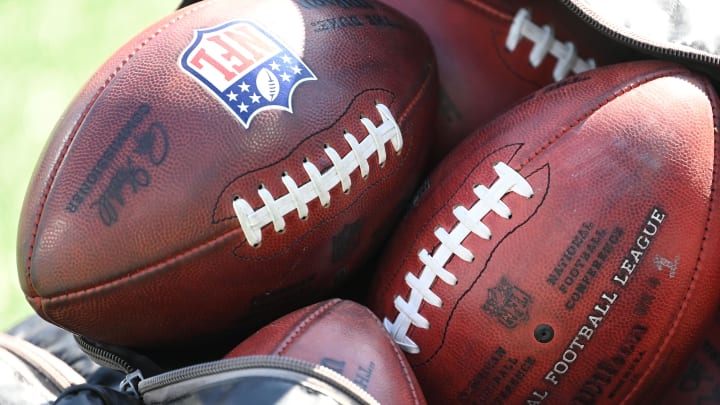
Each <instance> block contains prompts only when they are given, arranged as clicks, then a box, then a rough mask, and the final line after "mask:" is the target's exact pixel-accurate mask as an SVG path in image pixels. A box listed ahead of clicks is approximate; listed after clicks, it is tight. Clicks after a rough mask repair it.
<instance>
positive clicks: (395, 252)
mask: <svg viewBox="0 0 720 405" xmlns="http://www.w3.org/2000/svg"><path fill="white" fill-rule="evenodd" d="M717 108H718V99H717V96H716V94H715V92H714V90H713V88H712V87H711V85H710V83H709V82H708V81H707V80H706V79H705V78H704V77H701V76H699V75H698V74H695V73H692V72H690V71H688V70H687V69H685V68H682V67H679V66H676V65H674V64H670V63H666V62H657V61H643V62H630V63H627V64H619V65H614V66H611V67H603V68H597V69H594V70H591V71H588V72H585V73H580V74H578V75H575V76H573V77H569V78H567V79H565V80H563V81H561V82H559V83H556V84H553V85H550V86H548V87H545V88H543V89H542V90H540V91H538V92H536V93H534V94H533V95H532V96H531V97H530V98H528V99H527V100H526V101H525V102H523V103H521V104H519V105H518V106H516V107H515V108H513V109H511V110H509V111H508V112H507V113H505V114H503V115H502V116H500V117H499V118H498V119H497V120H494V121H493V122H492V123H491V124H489V125H488V126H485V127H484V128H483V129H481V130H479V131H477V132H475V133H474V134H472V136H471V137H470V138H468V139H467V140H466V141H465V142H463V143H461V144H460V146H459V147H458V148H456V149H455V151H454V152H452V153H451V154H450V155H448V157H447V158H446V159H445V160H443V162H442V163H441V164H440V166H438V167H437V168H436V169H435V171H434V172H433V174H432V175H431V176H430V177H429V180H428V182H427V183H426V184H425V186H424V187H423V189H424V190H425V191H424V193H423V194H422V195H420V196H419V197H418V198H417V206H416V207H415V208H414V209H413V210H412V211H411V212H410V213H409V214H408V216H407V217H406V218H405V220H404V221H403V223H402V224H401V225H400V227H399V228H398V229H397V232H396V233H395V237H394V238H393V240H392V244H391V245H390V246H389V248H388V250H387V251H386V252H385V254H384V257H383V260H382V262H381V264H380V267H379V271H378V277H377V279H376V280H374V284H373V286H372V291H371V292H370V295H371V297H370V301H369V306H370V307H371V308H372V309H373V310H374V311H375V312H376V313H377V314H378V315H379V317H381V318H383V320H384V324H385V326H386V328H387V329H388V330H389V331H390V332H391V335H392V336H393V338H394V339H395V341H396V342H397V343H398V344H399V345H400V346H401V347H402V348H403V349H404V350H405V351H406V352H407V353H408V356H409V359H410V363H411V364H412V366H413V368H414V369H415V371H416V374H417V376H418V380H419V381H420V384H421V386H422V387H423V390H424V391H425V395H426V397H427V399H428V402H430V403H470V402H474V403H500V402H502V403H505V402H507V403H523V404H541V403H543V404H570V403H598V404H616V403H625V402H627V403H633V402H637V401H639V400H640V399H646V398H648V396H649V395H650V394H652V393H655V392H656V391H657V387H658V386H662V385H663V384H666V383H667V382H668V380H669V379H670V378H671V377H672V376H674V375H675V374H676V373H679V372H680V367H681V365H682V363H683V362H684V361H685V360H687V358H688V356H690V355H691V354H692V351H693V350H694V349H695V347H696V346H697V344H699V339H701V338H702V334H701V333H699V332H698V331H701V330H703V328H704V327H705V326H707V325H708V323H709V322H710V321H711V320H712V317H713V315H714V313H715V310H716V308H717V307H718V301H719V300H720V294H718V291H720V271H718V269H719V268H720V252H718V250H717V247H718V243H720V237H719V233H720V217H719V215H720V199H718V195H717V190H718V177H719V174H718V152H719V151H720V148H719V147H718V133H717V126H718V124H719V122H718V121H719V120H718V115H717V114H718V110H717Z"/></svg>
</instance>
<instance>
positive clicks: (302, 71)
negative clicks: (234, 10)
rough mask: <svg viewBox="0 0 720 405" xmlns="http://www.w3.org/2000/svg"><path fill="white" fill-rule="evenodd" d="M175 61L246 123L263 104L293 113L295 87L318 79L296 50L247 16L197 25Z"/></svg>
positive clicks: (243, 123) (246, 124)
mask: <svg viewBox="0 0 720 405" xmlns="http://www.w3.org/2000/svg"><path fill="white" fill-rule="evenodd" d="M179 62H180V67H181V68H182V70H183V71H184V72H186V73H187V74H189V75H190V76H192V77H193V78H195V79H196V80H197V81H199V82H200V83H201V84H202V85H203V86H204V87H205V88H207V89H208V90H209V91H210V92H211V93H213V94H214V95H215V96H216V97H217V98H218V99H219V100H220V101H222V103H223V104H224V105H225V106H226V107H227V108H228V109H229V110H230V111H232V112H233V114H235V116H236V117H237V118H238V120H240V122H241V123H242V125H243V126H244V127H245V128H249V127H250V122H251V121H252V119H253V117H255V115H256V114H257V113H259V112H260V111H263V110H268V109H273V108H276V109H281V110H286V111H289V112H291V113H292V105H291V103H292V93H293V91H294V90H295V87H297V86H298V84H300V83H302V82H304V81H305V80H317V77H315V74H313V72H312V71H310V68H308V67H307V65H305V63H303V61H302V60H300V58H299V57H298V56H297V55H295V53H293V52H292V51H290V50H289V49H288V48H286V47H285V46H284V45H283V44H282V43H280V41H278V40H277V39H275V38H274V37H273V36H272V35H270V34H269V33H268V32H267V31H265V30H263V29H262V28H260V27H258V26H257V25H255V24H254V23H252V22H249V21H240V20H235V21H230V22H227V23H224V24H222V25H218V26H216V27H213V28H207V29H201V30H195V37H194V39H193V41H192V43H191V44H190V46H188V47H187V49H185V51H184V52H183V53H182V55H180V61H179Z"/></svg>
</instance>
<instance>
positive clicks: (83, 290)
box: [28, 0, 436, 318]
mask: <svg viewBox="0 0 720 405" xmlns="http://www.w3.org/2000/svg"><path fill="white" fill-rule="evenodd" d="M215 1H216V0H209V2H215ZM206 5H207V4H206ZM423 73H424V76H423V77H422V79H421V80H419V83H418V84H419V86H418V91H417V93H415V95H414V96H413V97H412V98H411V99H410V101H409V102H408V103H407V105H406V106H405V109H404V110H402V112H401V113H400V114H399V115H398V120H397V121H398V122H400V123H404V122H405V120H406V118H407V116H408V115H409V114H411V112H413V109H414V108H415V105H416V104H417V103H418V102H419V100H420V99H421V98H422V97H423V96H424V94H425V93H426V92H427V91H428V89H429V88H430V84H431V83H432V78H433V76H434V75H435V74H436V69H435V67H434V65H432V64H430V68H429V69H428V70H427V71H425V72H423ZM414 139H415V137H413V140H414ZM416 143H417V142H409V143H408V144H407V147H408V151H411V150H413V149H414V148H415V147H416V145H415V144H416ZM410 155H411V153H410V152H408V153H404V154H402V155H401V156H403V158H402V159H401V160H400V162H399V164H398V165H397V166H396V167H395V168H394V171H393V173H395V172H397V170H399V169H400V166H402V165H404V164H405V162H406V160H407V157H408V156H410ZM378 184H380V180H378V181H377V182H375V183H373V184H372V185H371V187H375V186H377V185H378ZM367 192H368V190H364V191H363V193H361V194H360V196H362V195H365V193H367ZM358 198H359V197H358ZM356 200H357V199H356ZM356 200H354V201H353V202H352V203H351V204H350V205H349V206H348V207H347V208H346V210H347V209H349V208H350V207H352V205H354V204H355V203H356ZM337 215H340V213H338V214H337ZM318 226H320V225H318ZM313 229H314V228H313ZM236 232H241V230H240V228H239V227H233V228H232V229H230V230H228V231H227V232H225V233H224V234H222V235H219V236H217V237H215V238H213V239H211V240H208V241H205V242H204V243H203V244H201V245H198V246H194V247H192V248H190V249H186V250H184V251H181V252H179V253H175V254H173V255H171V256H170V257H166V258H165V259H163V260H160V261H158V262H157V263H153V264H151V265H148V266H145V267H143V268H142V269H138V270H135V271H133V272H132V273H128V274H124V275H122V276H118V277H115V278H113V279H110V280H107V281H105V282H103V283H101V284H97V285H93V286H90V287H80V288H78V289H76V290H72V291H66V292H63V293H61V294H55V295H47V296H41V295H34V296H31V297H29V298H39V299H40V300H41V303H40V305H41V306H44V305H48V304H52V303H56V302H61V301H65V300H71V299H74V298H78V297H81V296H86V295H89V294H92V293H96V292H99V291H104V290H106V289H109V288H113V287H116V286H118V285H120V284H122V283H124V282H128V281H131V280H133V279H135V278H137V277H142V276H150V275H151V274H149V273H154V272H155V271H156V270H158V269H161V268H162V267H164V266H166V265H168V264H171V263H174V262H176V261H178V260H183V259H186V258H188V257H190V256H192V255H194V254H195V253H197V252H199V251H202V250H204V249H206V248H208V247H211V246H214V245H216V244H218V243H223V242H224V241H225V239H227V238H229V237H231V236H232V235H233V234H234V233H236ZM235 257H237V255H235ZM28 273H29V264H28ZM45 316H47V317H48V318H51V317H50V315H49V314H47V313H45Z"/></svg>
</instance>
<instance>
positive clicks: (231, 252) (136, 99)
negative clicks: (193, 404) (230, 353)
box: [18, 0, 437, 348]
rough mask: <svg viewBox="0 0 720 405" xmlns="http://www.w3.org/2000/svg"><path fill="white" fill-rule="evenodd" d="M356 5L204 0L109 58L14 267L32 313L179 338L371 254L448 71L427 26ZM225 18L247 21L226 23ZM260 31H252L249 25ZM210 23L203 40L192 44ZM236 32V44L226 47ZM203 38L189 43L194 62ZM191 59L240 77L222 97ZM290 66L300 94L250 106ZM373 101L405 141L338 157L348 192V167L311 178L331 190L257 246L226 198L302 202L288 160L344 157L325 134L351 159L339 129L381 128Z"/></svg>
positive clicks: (144, 336) (406, 180)
mask: <svg viewBox="0 0 720 405" xmlns="http://www.w3.org/2000/svg"><path fill="white" fill-rule="evenodd" d="M354 4H355V5H354V6H353V7H352V10H351V11H352V12H353V13H355V14H356V15H357V18H358V19H360V20H358V21H355V20H353V21H345V20H343V21H344V23H343V24H344V25H343V26H339V25H338V26H335V25H332V24H334V22H336V20H338V19H339V18H340V17H343V16H345V15H346V14H347V13H348V12H350V11H349V10H346V9H345V8H342V7H340V6H338V5H335V4H334V3H333V4H331V3H327V4H325V3H323V4H315V3H313V2H304V1H299V2H293V1H289V0H271V1H263V2H256V1H229V0H211V1H205V2H201V3H198V4H196V5H192V6H189V7H185V8H183V9H181V10H178V11H177V12H175V13H174V14H172V15H169V16H168V17H167V18H165V19H162V20H161V21H159V22H157V23H156V24H155V25H153V26H151V27H149V28H148V29H147V30H146V31H144V32H142V33H140V34H139V35H138V36H137V37H135V38H134V39H132V40H130V41H129V42H128V43H127V44H126V45H125V46H123V47H122V48H120V49H119V50H118V51H117V52H116V53H115V54H114V55H113V56H112V57H110V58H109V60H108V61H107V62H106V63H105V64H104V65H103V66H102V67H101V68H100V69H99V70H98V71H97V72H96V74H95V75H94V76H93V77H92V78H91V79H90V80H89V81H88V83H87V84H86V85H85V86H84V87H83V88H82V89H81V90H80V92H79V94H78V96H77V98H76V99H75V100H74V101H73V102H72V103H71V104H70V105H69V107H68V109H67V111H66V113H65V114H64V115H63V116H62V117H61V119H60V121H59V123H58V124H57V126H56V128H55V130H54V131H53V133H52V134H51V136H50V139H49V142H48V145H47V146H46V150H45V152H44V154H43V155H42V157H41V159H40V161H39V162H38V166H37V170H36V172H35V174H34V176H33V181H32V183H31V184H30V185H29V187H28V191H27V194H26V199H25V204H24V208H23V211H22V214H21V218H20V226H19V232H18V274H19V278H20V281H21V285H22V287H23V290H24V291H25V294H26V296H27V299H28V301H29V302H30V303H31V304H32V306H33V307H34V308H35V310H36V311H37V312H38V313H39V314H40V315H41V316H42V317H44V318H45V319H47V320H49V321H51V322H53V323H55V324H57V325H59V326H62V327H63V328H65V329H68V330H70V331H73V332H74V333H77V334H80V335H84V336H87V337H89V338H91V339H92V340H95V341H99V342H104V343H110V344H115V345H126V346H132V347H136V348H157V347H162V348H169V347H181V346H182V345H183V343H187V342H188V341H191V340H197V339H203V338H205V337H208V336H213V337H215V336H218V335H221V334H228V335H233V336H235V335H234V334H235V333H238V334H245V333H251V332H252V331H254V330H255V329H256V328H257V327H258V326H259V325H262V324H264V323H266V322H268V321H270V320H272V319H274V318H275V317H277V316H280V315H282V314H284V313H287V312H288V311H290V310H292V309H296V308H299V307H301V306H302V305H304V304H308V303H310V302H313V301H314V300H315V299H316V298H317V297H318V296H325V295H326V294H328V293H330V292H331V291H334V290H335V289H336V288H338V287H339V286H342V285H343V283H344V282H345V280H347V279H348V277H349V276H350V275H351V274H353V273H354V272H357V271H359V269H360V266H361V265H362V264H363V263H364V261H366V260H367V259H368V258H369V257H370V256H371V255H372V254H373V253H374V252H376V250H377V248H378V247H379V244H380V242H381V241H382V240H384V239H385V237H386V235H387V234H388V232H389V229H390V227H391V226H392V224H394V223H395V221H396V220H397V219H398V217H399V214H400V212H401V210H402V208H403V207H404V204H405V202H406V201H407V200H408V199H409V198H410V195H411V193H412V191H413V189H414V187H415V186H416V184H417V183H418V180H419V178H420V173H422V172H423V171H424V170H425V164H426V162H427V159H426V156H427V151H428V147H429V138H430V136H431V132H432V117H431V112H432V111H434V110H435V107H436V100H437V97H436V84H437V83H436V82H437V77H436V74H437V72H436V67H435V59H434V54H433V51H432V49H431V47H430V44H429V41H428V40H427V38H426V36H425V35H424V34H423V33H422V31H421V29H420V28H419V27H418V26H417V25H416V24H414V23H413V22H411V21H410V20H408V19H406V18H404V17H403V16H402V15H400V14H398V13H396V12H394V11H393V10H391V9H390V8H388V7H386V6H384V5H382V4H379V3H375V2H371V1H361V2H357V3H354ZM338 21H339V20H338ZM223 24H243V25H237V26H240V27H244V29H245V31H239V32H240V33H239V34H237V33H236V34H232V33H231V34H217V32H220V31H218V30H219V29H221V28H222V27H227V26H226V25H223ZM249 24H254V25H252V27H256V28H248V27H249V26H250V25H249ZM233 27H235V25H234V26H233ZM203 30H205V31H203ZM207 30H210V31H207ZM248 30H250V31H252V32H255V34H253V35H251V36H250V37H247V35H248V34H247V32H248ZM258 30H262V32H264V34H261V33H258V32H259V31H258ZM202 32H204V34H202V35H204V37H203V38H206V37H207V38H210V39H206V40H205V41H206V42H203V43H202V44H204V45H197V44H199V43H200V42H198V41H199V39H198V38H199V37H198V36H199V35H201V33H202ZM223 35H226V36H223ZM228 35H230V36H228ZM232 35H240V37H239V39H237V38H236V39H237V41H239V42H237V41H236V42H237V43H242V44H241V45H237V44H236V45H228V44H229V43H230V42H232V41H235V40H234V39H232V38H233V37H232ZM243 35H245V36H243ZM248 38H249V39H248ZM258 38H261V39H258ZM262 38H265V39H262ZM268 38H271V39H273V40H276V41H277V43H274V44H270V45H268V41H270V39H268ZM193 44H196V45H197V46H196V47H195V48H192V47H193ZM213 44H214V45H213ZM243 44H244V45H243ZM278 44H280V45H282V46H284V47H285V51H283V52H279V53H277V54H271V56H272V57H273V58H274V59H273V61H274V64H273V63H271V62H272V61H271V60H270V59H268V60H267V61H266V62H263V63H266V65H262V66H266V67H265V68H263V69H259V68H258V71H259V73H258V74H257V80H256V79H255V78H254V77H255V76H252V75H250V76H241V75H240V73H242V74H246V73H247V72H246V71H243V69H244V68H245V67H246V66H247V65H248V64H251V62H252V61H251V60H250V59H251V58H249V57H248V56H247V55H248V54H247V53H246V54H243V52H250V51H248V49H253V50H255V52H257V53H258V54H260V53H262V52H261V51H258V49H261V50H263V52H265V51H264V50H265V48H267V49H270V50H271V51H273V52H274V51H275V50H276V49H277V47H278V46H280V45H278ZM213 46H215V48H212V47H213ZM218 46H220V48H218ZM233 46H234V47H233ZM242 46H246V47H247V48H242ZM203 47H205V48H203ZM238 47H240V48H238ZM191 48H192V49H195V51H196V52H197V53H196V54H190V56H189V57H188V60H190V62H187V61H186V62H183V59H182V55H183V52H185V51H186V50H188V52H190V51H189V49H191ZM213 49H214V51H212V50H213ZM226 49H229V50H227V52H226V51H225V50H226ZM238 49H240V50H238ZM201 50H205V51H206V53H207V52H211V51H212V52H215V54H213V55H215V56H213V57H208V56H207V55H205V56H202V54H200V53H199V52H200V51H201ZM233 52H235V53H233ZM267 52H270V51H267ZM293 52H294V53H295V54H296V56H297V58H296V59H294V62H293V59H292V58H290V56H289V53H293ZM192 55H195V56H192ZM198 55H200V56H198ZM242 55H245V56H242ZM253 57H257V58H259V57H260V56H257V55H255V56H253ZM213 58H215V59H213ZM242 58H245V59H244V62H241V61H240V59H242ZM268 58H269V57H268ZM192 61H194V62H192ZM223 61H224V62H223ZM301 62H302V63H304V65H302V63H301ZM182 63H186V64H192V66H195V69H199V68H203V69H206V70H208V69H209V71H207V72H205V74H206V76H207V77H213V78H214V79H213V80H215V81H222V80H224V79H223V77H226V76H222V75H223V74H225V75H227V77H231V78H232V80H237V81H238V83H237V86H235V85H233V86H235V87H233V88H234V89H235V90H233V91H232V94H231V93H230V92H228V93H226V94H222V95H219V93H218V94H215V93H213V92H212V91H210V90H208V85H207V83H206V82H203V80H205V79H207V77H205V78H204V79H203V78H202V77H197V76H193V75H192V74H189V73H188V72H186V71H185V70H183V69H184V68H182ZM285 65H287V66H285ZM218 66H219V67H218ZM250 66H251V67H252V66H255V65H250ZM278 66H283V67H282V69H284V70H283V71H282V72H281V71H280V70H275V69H276V68H277V69H280V68H279V67H278ZM215 67H217V69H215V70H214V68H215ZM306 68H307V69H309V70H311V71H312V73H313V74H314V76H315V79H308V78H309V76H308V73H307V72H306V71H305V69H306ZM223 69H224V70H223ZM216 70H217V71H216ZM296 70H297V71H298V72H299V73H297V74H298V75H300V74H304V75H305V76H303V77H304V78H305V79H307V80H304V81H302V82H300V83H299V84H297V86H296V87H293V88H292V91H290V90H288V89H285V90H284V92H285V93H283V94H285V96H286V97H288V100H289V103H290V104H289V107H288V105H285V106H284V107H282V108H269V107H268V108H264V109H262V110H258V111H257V112H256V115H254V116H253V118H252V119H251V120H247V116H245V119H246V121H244V122H241V120H240V119H239V118H238V115H237V114H240V115H242V108H243V107H241V104H242V103H245V101H247V103H249V104H253V103H254V100H260V99H263V100H265V101H267V100H271V99H273V97H281V96H279V95H277V88H278V86H280V84H281V83H283V82H285V80H286V78H290V77H293V76H292V75H294V74H296V73H295V72H296ZM223 71H224V72H225V73H218V72H223ZM272 71H274V72H275V73H272V74H270V73H268V72H272ZM288 72H289V73H288ZM247 74H249V73H247ZM213 75H214V76H213ZM218 75H220V76H218ZM241 78H245V79H244V80H246V81H247V82H248V83H251V84H253V85H255V86H256V88H255V87H253V90H252V91H253V94H249V90H248V94H247V96H248V98H247V99H242V100H245V101H242V100H241V99H240V98H238V99H237V101H238V104H237V105H235V104H232V103H231V104H227V105H226V104H223V103H224V102H225V101H224V100H231V99H232V98H233V97H240V95H241V93H243V92H244V89H247V87H245V86H248V83H245V81H242V80H241ZM263 78H264V80H262V79H263ZM207 80H208V81H209V80H210V79H207ZM255 92H257V94H255ZM261 93H262V97H261ZM243 97H244V96H243ZM263 97H264V98H263ZM377 103H381V104H383V105H385V106H387V107H388V111H389V112H390V114H392V117H393V118H394V120H395V121H396V122H397V124H398V126H399V129H400V131H401V133H402V145H395V144H394V143H393V142H395V139H394V138H393V139H392V141H388V142H386V143H383V144H381V145H380V146H379V147H378V148H377V149H374V150H373V152H372V153H371V154H370V155H368V156H366V157H365V158H362V157H361V158H359V159H360V160H361V161H366V163H367V166H368V172H367V173H364V174H365V177H364V178H363V176H362V175H361V169H355V170H353V171H352V172H350V173H348V172H347V170H346V171H343V172H342V175H341V177H343V176H347V178H344V177H343V181H349V182H350V184H349V188H348V189H347V190H345V192H344V191H343V189H342V187H341V185H340V184H338V185H336V186H333V187H331V188H330V189H329V190H328V189H324V188H323V186H318V190H319V191H318V190H312V187H310V186H308V188H307V189H308V190H311V191H312V192H315V193H318V194H323V193H327V196H326V198H327V199H328V200H329V201H328V202H326V204H325V206H323V205H322V204H321V202H320V199H319V198H313V199H311V200H309V201H306V202H307V209H308V214H307V215H306V216H307V218H305V219H303V218H301V215H299V212H298V210H294V211H292V212H289V213H287V215H284V227H283V228H282V229H278V228H276V226H275V224H274V223H272V222H268V224H267V225H266V226H264V227H262V229H261V230H260V231H259V232H260V234H261V236H262V241H261V242H260V243H258V246H256V247H254V246H252V245H253V243H248V242H247V240H246V236H245V235H246V233H245V232H244V230H243V229H242V228H241V224H240V222H239V221H238V218H237V216H236V215H237V214H236V212H237V211H236V209H235V206H234V202H235V201H236V200H238V199H243V201H246V203H247V204H248V206H250V207H251V209H253V210H259V209H260V208H261V207H265V206H266V205H267V204H269V203H266V201H265V200H263V199H262V198H261V197H262V195H261V194H260V191H259V189H260V188H262V189H264V190H265V191H268V192H269V193H270V194H271V196H272V198H275V199H279V198H281V196H286V200H288V199H290V197H287V196H289V195H290V191H289V189H288V186H287V185H286V184H285V183H284V182H283V174H284V173H286V174H287V176H289V177H291V178H292V179H293V180H294V181H295V183H296V184H297V186H298V187H300V186H301V185H309V184H311V177H310V174H309V173H310V172H308V169H307V168H306V166H305V165H304V162H305V161H307V162H311V163H312V164H313V165H314V168H315V169H316V170H317V171H318V173H320V174H325V173H326V172H330V175H332V174H334V173H335V170H336V169H335V166H334V161H333V160H332V159H333V157H332V156H331V153H330V152H327V151H326V150H327V148H326V145H327V146H328V147H331V148H332V149H333V150H335V152H336V153H337V154H338V155H339V156H341V157H345V156H351V157H352V156H353V153H355V152H354V150H353V149H352V147H353V146H352V144H351V143H349V141H348V140H347V137H346V136H345V134H346V133H350V134H353V136H354V137H355V139H356V141H357V142H362V141H363V140H365V141H366V142H365V144H367V145H373V144H374V143H375V141H374V140H373V138H371V137H370V132H372V130H371V129H368V125H366V124H364V123H363V122H364V121H363V120H366V122H367V123H369V125H370V127H372V126H380V125H381V124H382V123H383V122H386V121H387V122H390V121H389V120H387V119H386V118H385V117H383V116H381V113H380V112H379V110H378V107H376V104H377ZM249 104H245V107H247V106H248V105H249ZM232 109H235V110H232ZM231 110H232V111H231ZM233 111H236V112H235V113H234V112H233ZM238 111H239V112H238ZM236 113H237V114H236ZM388 125H390V124H388ZM246 127H247V128H246ZM383 128H385V127H383ZM383 131H385V130H383ZM387 133H388V132H383V133H382V134H376V136H385V135H386V134H387ZM381 152H382V155H383V156H384V161H383V160H382V159H381V158H380V155H381ZM315 184H318V183H317V182H316V183H315ZM323 184H325V183H323ZM265 212H266V213H267V212H269V209H268V210H266V211H265ZM269 215H270V214H268V216H269ZM278 221H279V220H278ZM238 328H240V329H241V330H239V331H238V330H236V329H238Z"/></svg>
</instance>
